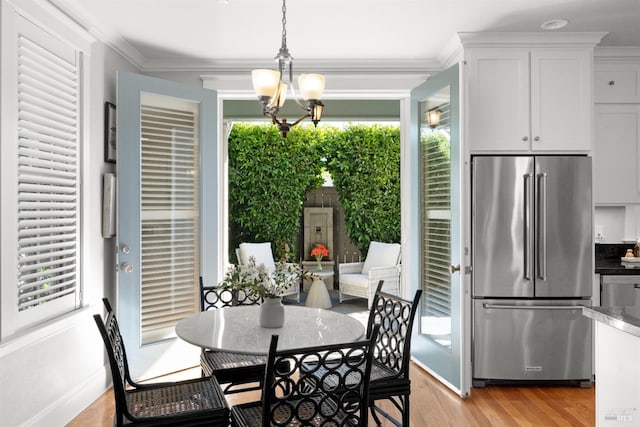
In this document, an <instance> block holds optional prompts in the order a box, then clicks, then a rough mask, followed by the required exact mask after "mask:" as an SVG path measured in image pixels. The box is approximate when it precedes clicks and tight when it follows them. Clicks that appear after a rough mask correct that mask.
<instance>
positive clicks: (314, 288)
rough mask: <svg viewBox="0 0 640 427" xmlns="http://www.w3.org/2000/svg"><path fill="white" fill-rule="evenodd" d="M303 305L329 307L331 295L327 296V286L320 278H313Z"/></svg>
mask: <svg viewBox="0 0 640 427" xmlns="http://www.w3.org/2000/svg"><path fill="white" fill-rule="evenodd" d="M304 305H305V306H307V307H315V308H325V309H326V308H331V297H330V296H329V291H327V286H326V285H325V283H324V282H323V281H322V280H320V279H314V281H313V283H312V284H311V288H309V294H308V295H307V301H306V302H305V304H304Z"/></svg>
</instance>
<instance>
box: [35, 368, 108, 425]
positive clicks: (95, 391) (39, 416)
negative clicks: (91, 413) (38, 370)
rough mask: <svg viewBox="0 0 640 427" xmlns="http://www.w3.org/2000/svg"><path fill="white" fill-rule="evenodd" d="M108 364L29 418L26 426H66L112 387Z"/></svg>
mask: <svg viewBox="0 0 640 427" xmlns="http://www.w3.org/2000/svg"><path fill="white" fill-rule="evenodd" d="M106 368H107V367H106V366H103V367H102V369H100V370H99V371H97V372H96V373H94V374H93V375H91V376H90V377H88V378H87V380H86V381H84V382H83V383H81V384H78V386H77V387H74V388H73V389H70V390H69V391H68V392H67V393H65V394H63V395H61V396H60V398H59V399H57V400H56V401H54V402H51V404H50V405H49V406H47V407H45V408H42V410H41V411H39V412H38V413H36V414H34V415H33V416H32V417H31V418H30V419H29V420H27V421H26V422H25V423H24V425H25V426H42V427H51V426H64V425H65V424H67V423H69V422H70V421H71V420H72V419H73V418H75V417H76V416H77V415H78V414H79V413H80V412H82V411H83V410H84V409H85V408H86V407H87V406H89V405H91V404H92V403H93V402H94V401H95V400H96V399H97V398H98V397H100V396H101V395H102V394H103V393H104V392H105V391H107V390H108V389H109V387H111V374H110V372H108V371H107V369H106Z"/></svg>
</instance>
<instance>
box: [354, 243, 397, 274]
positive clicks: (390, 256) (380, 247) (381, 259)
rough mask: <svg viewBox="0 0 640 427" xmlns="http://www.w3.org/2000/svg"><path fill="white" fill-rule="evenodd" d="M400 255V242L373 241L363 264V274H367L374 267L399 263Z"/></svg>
mask: <svg viewBox="0 0 640 427" xmlns="http://www.w3.org/2000/svg"><path fill="white" fill-rule="evenodd" d="M399 257H400V244H399V243H382V242H371V243H370V244H369V251H368V252H367V258H366V259H365V260H364V265H363V266H362V274H364V275H367V274H368V273H369V270H370V269H371V268H373V267H390V266H392V265H396V264H398V258H399Z"/></svg>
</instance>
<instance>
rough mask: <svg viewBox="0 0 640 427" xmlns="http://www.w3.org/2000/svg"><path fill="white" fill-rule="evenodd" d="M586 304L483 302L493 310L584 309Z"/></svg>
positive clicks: (487, 307) (484, 305)
mask: <svg viewBox="0 0 640 427" xmlns="http://www.w3.org/2000/svg"><path fill="white" fill-rule="evenodd" d="M582 307H585V305H515V304H482V308H486V309H493V310H582Z"/></svg>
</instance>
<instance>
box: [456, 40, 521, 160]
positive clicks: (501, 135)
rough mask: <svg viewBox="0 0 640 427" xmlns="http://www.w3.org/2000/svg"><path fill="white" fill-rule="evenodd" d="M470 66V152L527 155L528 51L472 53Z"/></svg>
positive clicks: (468, 86) (468, 93)
mask: <svg viewBox="0 0 640 427" xmlns="http://www.w3.org/2000/svg"><path fill="white" fill-rule="evenodd" d="M467 64H468V65H467V73H468V74H467V75H468V77H467V80H466V81H467V114H466V116H467V118H468V122H467V126H468V127H467V129H468V130H469V131H468V133H467V135H468V138H469V148H470V150H471V151H472V152H473V151H475V152H478V151H528V150H529V147H530V145H529V52H528V50H525V49H492V48H487V49H483V48H478V49H473V50H472V51H470V53H469V55H468V57H467Z"/></svg>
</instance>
